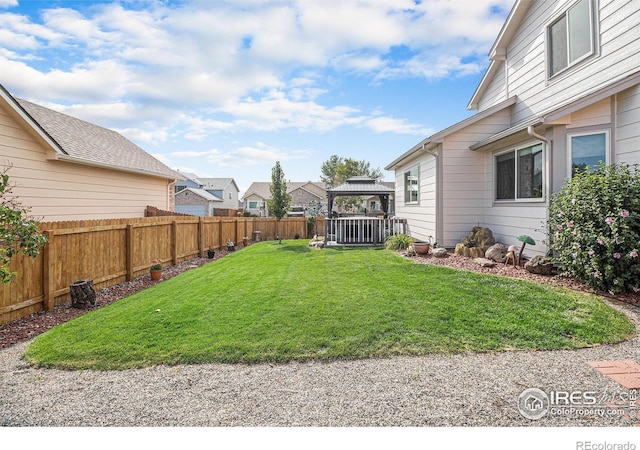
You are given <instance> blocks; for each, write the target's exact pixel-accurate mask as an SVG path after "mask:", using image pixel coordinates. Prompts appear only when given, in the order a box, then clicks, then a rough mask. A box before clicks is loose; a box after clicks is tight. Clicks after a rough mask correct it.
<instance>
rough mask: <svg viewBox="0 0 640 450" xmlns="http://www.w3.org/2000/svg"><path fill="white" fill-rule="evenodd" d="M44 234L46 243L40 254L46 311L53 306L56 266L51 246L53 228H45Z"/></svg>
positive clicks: (50, 309) (53, 234) (54, 254)
mask: <svg viewBox="0 0 640 450" xmlns="http://www.w3.org/2000/svg"><path fill="white" fill-rule="evenodd" d="M44 234H45V235H46V236H47V244H46V245H45V246H44V251H43V255H42V285H43V288H44V309H45V310H46V311H53V309H54V308H55V306H56V305H55V298H54V297H53V292H54V291H55V286H54V285H53V283H54V282H55V278H56V277H55V274H54V270H55V267H56V253H55V249H54V247H53V238H54V236H55V233H54V231H53V230H46V231H45V232H44Z"/></svg>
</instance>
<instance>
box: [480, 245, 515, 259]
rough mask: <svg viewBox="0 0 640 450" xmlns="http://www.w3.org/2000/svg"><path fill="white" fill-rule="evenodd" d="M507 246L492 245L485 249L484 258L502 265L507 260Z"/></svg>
mask: <svg viewBox="0 0 640 450" xmlns="http://www.w3.org/2000/svg"><path fill="white" fill-rule="evenodd" d="M508 251H509V250H508V249H507V246H506V245H504V244H500V243H498V244H494V245H492V246H491V247H489V248H488V249H487V251H486V252H485V254H484V257H485V258H487V259H490V260H492V261H495V262H498V263H504V262H505V260H506V259H507V252H508Z"/></svg>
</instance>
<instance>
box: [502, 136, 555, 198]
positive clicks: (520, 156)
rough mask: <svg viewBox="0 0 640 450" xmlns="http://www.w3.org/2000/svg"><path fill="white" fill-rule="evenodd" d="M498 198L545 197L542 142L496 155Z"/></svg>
mask: <svg viewBox="0 0 640 450" xmlns="http://www.w3.org/2000/svg"><path fill="white" fill-rule="evenodd" d="M495 168H496V200H531V199H536V200H541V199H543V180H542V175H543V169H544V160H543V151H542V144H535V145H531V146H528V147H524V148H520V149H516V150H511V151H508V152H504V153H500V154H498V155H496V156H495Z"/></svg>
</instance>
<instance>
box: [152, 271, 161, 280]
mask: <svg viewBox="0 0 640 450" xmlns="http://www.w3.org/2000/svg"><path fill="white" fill-rule="evenodd" d="M150 273H151V280H152V281H158V280H160V279H161V278H162V270H151V271H150Z"/></svg>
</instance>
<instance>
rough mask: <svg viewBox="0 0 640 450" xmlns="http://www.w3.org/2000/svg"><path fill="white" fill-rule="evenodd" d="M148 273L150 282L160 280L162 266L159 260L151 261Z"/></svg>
mask: <svg viewBox="0 0 640 450" xmlns="http://www.w3.org/2000/svg"><path fill="white" fill-rule="evenodd" d="M149 272H150V273H151V280H153V281H158V280H160V279H161V278H162V264H161V263H160V260H159V259H155V260H153V264H152V265H151V267H150V268H149Z"/></svg>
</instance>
